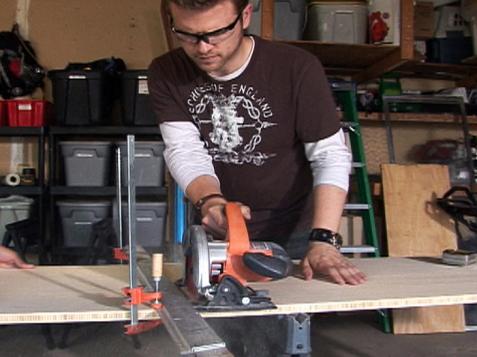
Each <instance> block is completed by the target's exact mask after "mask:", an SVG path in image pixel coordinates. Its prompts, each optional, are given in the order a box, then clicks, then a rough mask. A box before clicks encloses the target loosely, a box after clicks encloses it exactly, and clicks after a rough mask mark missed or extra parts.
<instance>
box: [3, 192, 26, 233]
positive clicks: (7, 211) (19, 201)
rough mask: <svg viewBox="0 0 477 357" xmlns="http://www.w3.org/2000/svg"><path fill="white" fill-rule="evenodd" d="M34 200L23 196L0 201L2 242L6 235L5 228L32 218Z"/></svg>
mask: <svg viewBox="0 0 477 357" xmlns="http://www.w3.org/2000/svg"><path fill="white" fill-rule="evenodd" d="M33 202H34V200H33V199H31V198H27V197H23V196H9V197H5V198H1V199H0V240H3V237H4V235H5V231H6V229H5V226H6V225H7V224H9V223H13V222H17V221H22V220H24V219H28V218H29V217H30V212H31V208H32V205H33Z"/></svg>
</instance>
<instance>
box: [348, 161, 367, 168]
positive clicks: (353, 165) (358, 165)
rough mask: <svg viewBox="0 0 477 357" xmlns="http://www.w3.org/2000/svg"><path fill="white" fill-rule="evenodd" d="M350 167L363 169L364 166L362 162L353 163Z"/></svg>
mask: <svg viewBox="0 0 477 357" xmlns="http://www.w3.org/2000/svg"><path fill="white" fill-rule="evenodd" d="M351 167H357V168H360V167H364V164H363V163H362V162H353V163H352V164H351Z"/></svg>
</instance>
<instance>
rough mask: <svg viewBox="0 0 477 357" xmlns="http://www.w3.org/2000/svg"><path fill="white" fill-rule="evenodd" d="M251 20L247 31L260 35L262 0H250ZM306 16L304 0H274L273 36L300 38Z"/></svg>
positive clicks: (276, 37) (291, 38)
mask: <svg viewBox="0 0 477 357" xmlns="http://www.w3.org/2000/svg"><path fill="white" fill-rule="evenodd" d="M251 4H252V5H253V13H252V20H251V22H250V26H249V28H248V32H249V33H251V34H254V35H258V36H260V35H261V27H262V2H261V1H260V0H252V1H251ZM305 18H306V0H275V5H274V29H273V31H274V38H275V39H279V40H289V41H293V40H301V38H302V36H303V29H304V26H305Z"/></svg>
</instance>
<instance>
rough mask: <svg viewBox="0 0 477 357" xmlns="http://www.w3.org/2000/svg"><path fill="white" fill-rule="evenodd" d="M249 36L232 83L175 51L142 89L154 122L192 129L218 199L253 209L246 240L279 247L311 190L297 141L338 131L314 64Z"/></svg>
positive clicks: (155, 63) (156, 66) (300, 143)
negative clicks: (244, 62)
mask: <svg viewBox="0 0 477 357" xmlns="http://www.w3.org/2000/svg"><path fill="white" fill-rule="evenodd" d="M254 39H255V49H254V52H253V54H252V58H251V60H250V63H249V65H248V66H247V68H246V69H245V71H244V72H243V73H242V74H240V75H239V76H238V77H237V78H234V79H232V80H229V81H224V82H221V81H216V80H214V79H212V78H211V77H209V76H208V75H207V74H206V73H205V72H203V71H202V70H200V69H199V68H198V67H197V66H196V65H195V64H194V63H193V62H192V61H191V60H190V59H189V58H188V57H187V55H186V54H185V52H184V51H183V50H182V49H176V50H173V51H171V52H169V53H167V54H165V55H163V56H161V57H159V58H156V59H155V60H154V61H153V62H152V64H151V66H150V72H149V90H150V93H151V96H152V99H153V106H154V110H155V112H156V115H157V117H158V118H159V121H160V122H161V123H162V122H165V121H189V122H192V123H194V125H195V126H196V127H197V128H198V129H199V131H200V134H201V137H202V140H203V141H204V144H205V146H206V148H207V150H208V152H209V155H210V156H211V157H212V159H213V163H214V168H215V172H216V174H217V176H218V177H219V179H220V182H221V188H222V191H223V193H224V195H225V197H226V198H227V199H228V200H231V201H239V202H242V203H244V204H246V205H248V206H250V208H251V209H252V220H251V221H250V222H248V228H249V233H250V234H251V236H252V238H254V239H260V240H278V241H279V242H280V241H282V240H283V239H284V238H285V237H287V236H288V235H289V234H290V233H291V232H292V231H294V230H296V228H297V227H296V225H297V223H298V221H299V218H300V216H301V214H302V211H304V210H305V203H306V201H307V198H309V196H310V193H311V191H312V175H311V169H310V167H309V163H308V161H307V159H306V156H305V153H304V146H303V144H304V143H307V142H315V141H318V140H320V139H323V138H326V137H328V136H330V135H332V134H334V133H336V132H337V131H338V129H339V127H340V126H339V121H338V118H337V115H336V107H335V103H334V101H333V99H332V96H331V92H330V90H329V87H328V82H327V79H326V77H325V75H324V71H323V69H322V66H321V64H320V62H319V61H318V59H317V58H316V57H314V56H313V55H311V54H309V53H308V52H306V51H303V50H301V49H299V48H295V47H292V46H288V45H284V44H278V43H274V42H270V41H265V40H263V39H260V38H259V37H254ZM310 210H311V208H310V207H309V206H308V207H307V208H306V211H307V212H306V213H309V214H308V215H310V214H311V212H309V211H310ZM303 228H304V229H308V228H309V226H308V227H303ZM282 243H283V241H282Z"/></svg>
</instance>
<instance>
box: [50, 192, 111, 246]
mask: <svg viewBox="0 0 477 357" xmlns="http://www.w3.org/2000/svg"><path fill="white" fill-rule="evenodd" d="M57 206H58V208H59V213H60V217H61V227H62V230H63V247H66V248H74V247H88V246H90V242H91V235H92V232H93V224H94V223H97V222H99V221H101V220H103V219H106V218H108V217H111V202H110V201H79V200H75V201H68V200H65V201H58V202H57Z"/></svg>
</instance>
